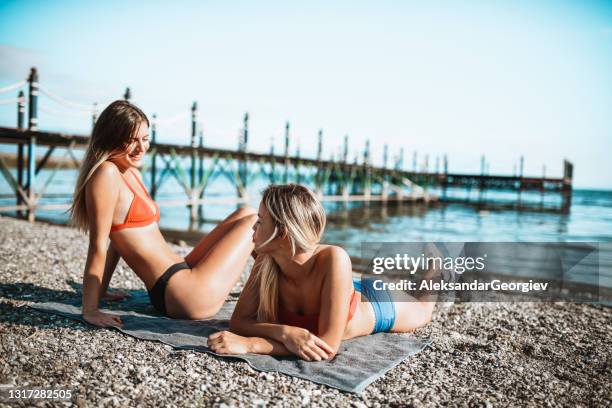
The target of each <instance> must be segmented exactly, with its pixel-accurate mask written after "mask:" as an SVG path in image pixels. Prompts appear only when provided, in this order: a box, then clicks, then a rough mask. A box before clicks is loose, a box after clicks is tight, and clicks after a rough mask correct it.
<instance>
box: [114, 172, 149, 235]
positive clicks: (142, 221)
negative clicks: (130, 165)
mask: <svg viewBox="0 0 612 408" xmlns="http://www.w3.org/2000/svg"><path fill="white" fill-rule="evenodd" d="M128 170H131V169H128ZM134 176H135V177H136V180H137V181H138V184H140V186H141V187H142V189H143V190H144V192H145V194H146V195H147V197H148V198H149V200H151V201H152V202H153V204H154V205H155V213H153V210H151V206H150V205H149V204H147V202H146V201H145V200H144V199H143V198H142V197H140V195H139V194H137V193H136V191H135V190H134V189H133V188H132V186H130V183H128V181H127V179H126V178H125V176H124V175H123V174H121V177H123V181H125V184H127V186H128V188H129V189H130V190H131V191H132V193H133V194H134V198H133V199H132V203H131V204H130V208H129V209H128V213H127V215H126V216H125V221H124V222H123V223H122V224H115V225H113V226H112V227H111V230H110V232H114V231H119V230H122V229H124V228H135V227H144V226H145V225H149V224H151V223H153V222H155V221H159V207H158V206H157V203H156V202H155V201H153V199H152V198H151V196H149V193H148V192H147V189H146V188H145V186H144V185H143V184H142V182H141V181H140V177H138V175H136V174H134Z"/></svg>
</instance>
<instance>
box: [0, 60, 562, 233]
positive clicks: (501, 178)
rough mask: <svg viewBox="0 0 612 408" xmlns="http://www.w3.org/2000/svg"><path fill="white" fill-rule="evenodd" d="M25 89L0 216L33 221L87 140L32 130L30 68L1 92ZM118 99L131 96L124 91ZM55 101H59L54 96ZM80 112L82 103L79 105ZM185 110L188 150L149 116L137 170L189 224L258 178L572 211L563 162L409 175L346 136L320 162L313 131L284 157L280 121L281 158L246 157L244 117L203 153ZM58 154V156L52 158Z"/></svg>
mask: <svg viewBox="0 0 612 408" xmlns="http://www.w3.org/2000/svg"><path fill="white" fill-rule="evenodd" d="M18 85H19V86H18ZM26 85H27V87H28V96H27V97H26V95H25V94H24V92H23V90H20V91H19V93H18V96H17V98H16V99H15V100H14V101H15V102H16V108H17V124H16V125H17V126H16V127H14V128H12V127H0V144H2V145H12V146H14V147H15V149H16V151H15V156H14V157H15V159H14V160H15V170H16V171H15V173H16V175H13V173H12V172H11V170H10V167H11V166H9V164H8V163H7V162H6V160H4V159H3V158H2V156H0V171H1V172H2V175H3V177H4V178H5V180H6V181H7V182H8V184H9V185H10V187H11V189H12V194H14V198H15V204H14V205H3V206H0V212H12V211H16V212H17V215H18V216H27V218H28V219H29V220H31V221H33V220H34V219H35V214H36V210H37V209H67V208H68V207H69V200H70V197H66V198H67V200H68V201H67V202H66V203H64V204H50V203H46V204H43V203H41V199H42V198H43V197H48V196H49V195H50V194H47V193H46V190H47V188H48V186H49V184H50V183H51V181H52V180H53V177H54V176H55V174H56V173H57V171H58V170H59V169H60V168H65V167H66V166H72V167H74V168H75V169H76V168H78V167H79V165H80V157H79V154H78V153H77V151H78V150H82V149H84V148H85V147H86V145H87V143H88V141H89V137H88V136H84V135H70V134H63V133H54V132H45V131H40V130H38V104H39V101H38V98H39V93H40V92H41V89H40V86H39V83H38V73H37V71H36V70H35V69H34V68H33V69H32V71H31V72H30V76H29V77H28V79H27V81H22V83H18V84H14V85H12V86H9V87H5V88H3V89H0V94H1V93H2V92H6V91H7V90H15V89H18V88H19V87H20V86H23V87H25V86H26ZM124 98H125V99H129V98H130V92H129V89H128V90H127V91H126V93H125V95H124ZM54 99H55V100H57V101H62V99H60V98H59V97H57V96H55V97H54ZM63 101H64V102H67V101H65V100H63ZM1 102H2V100H0V103H1ZM26 102H27V106H28V108H27V110H26ZM72 104H73V105H78V104H76V103H72ZM82 107H83V105H82V104H81V105H80V106H79V108H82ZM26 113H27V122H26ZM190 113H191V115H190V116H191V132H190V133H191V134H190V138H191V143H190V144H189V145H175V144H165V143H157V141H156V137H157V129H156V128H157V120H158V119H157V117H156V115H152V121H151V129H150V135H151V147H150V150H149V153H148V160H147V162H146V168H145V169H144V170H143V171H144V172H145V173H146V174H147V178H148V181H149V183H148V184H149V189H150V194H151V196H152V197H153V198H155V197H156V196H157V195H158V192H159V191H160V189H161V187H162V186H163V185H164V183H165V182H166V181H167V180H168V178H169V177H172V178H174V179H175V180H176V181H177V182H178V183H179V185H180V186H181V187H182V189H183V190H184V193H185V196H184V197H183V198H180V197H177V198H176V199H173V200H166V201H163V200H162V201H160V200H158V202H159V203H160V204H161V205H186V206H188V207H189V208H190V210H191V211H190V214H191V221H192V222H194V221H196V220H201V219H202V218H203V214H202V211H203V210H202V205H203V204H207V203H221V202H223V203H228V202H231V203H240V202H246V201H247V200H248V193H247V187H248V186H249V185H251V184H252V183H254V182H255V181H258V180H260V181H264V182H265V183H287V182H296V183H302V184H305V185H308V186H309V187H311V188H312V189H313V190H314V191H316V192H317V194H319V196H320V197H321V199H322V200H324V201H342V202H350V201H365V202H371V201H380V202H383V203H388V202H393V201H401V202H415V203H416V202H429V201H437V200H440V201H448V202H454V201H467V202H469V201H470V200H461V199H458V198H456V197H451V196H447V191H449V190H455V191H456V190H458V189H459V190H465V191H470V190H475V191H478V194H479V197H480V198H479V199H478V200H476V202H477V203H479V204H480V205H482V204H483V203H485V202H486V197H485V192H487V191H508V192H516V199H515V200H514V201H515V202H514V207H513V208H515V209H517V210H521V209H530V207H529V206H526V207H525V206H523V205H522V204H521V194H522V193H523V192H528V191H536V192H539V193H540V194H541V195H542V197H544V195H545V194H547V195H548V194H557V195H560V197H561V200H560V202H561V204H560V205H559V206H558V207H553V208H550V207H544V206H540V207H541V208H540V209H545V210H548V211H550V210H552V211H559V212H562V213H568V212H569V210H570V206H571V190H572V173H573V166H572V164H571V163H570V162H568V161H564V174H563V177H561V178H550V177H545V176H542V177H541V178H537V177H524V176H523V174H522V173H523V172H522V167H523V165H522V162H523V160H522V159H521V165H520V171H519V173H518V174H515V175H512V176H508V175H489V174H485V166H484V159H483V166H482V169H483V170H482V171H481V174H457V173H450V172H448V160H447V158H446V156H444V160H443V162H444V164H443V169H442V170H441V171H439V160H436V171H435V172H430V171H427V165H426V166H425V170H424V171H417V170H416V154H415V156H413V158H414V159H413V169H412V171H409V170H405V169H404V168H403V167H404V166H403V156H404V153H403V149H401V151H400V154H399V155H398V156H397V157H396V159H395V163H394V165H393V166H392V167H391V166H388V148H387V146H386V145H385V146H384V156H383V165H382V166H374V165H371V159H370V143H369V141H367V142H366V146H365V148H364V151H363V157H362V158H361V160H360V162H358V159H357V158H355V159H354V161H353V162H349V161H348V157H347V156H348V155H347V152H348V144H349V141H348V137H345V138H344V146H343V147H344V150H343V151H344V153H343V154H342V155H341V157H339V158H337V159H336V158H331V159H329V160H325V159H323V157H322V152H323V132H322V131H319V133H318V148H317V155H316V157H314V158H306V157H301V156H300V153H299V147H298V149H297V150H296V153H295V154H293V155H292V154H290V149H289V148H290V124H289V123H286V124H285V128H284V131H285V135H284V136H285V144H284V147H285V149H284V152H283V154H280V155H278V154H275V153H274V149H273V147H272V148H271V149H270V152H269V153H259V152H252V151H249V150H248V139H249V115H248V114H245V116H244V118H243V120H242V128H241V129H242V130H241V132H240V135H239V140H238V148H237V149H236V150H231V149H218V148H209V147H206V146H204V142H203V135H202V133H201V132H199V133H198V108H197V103H195V102H194V103H193V104H192V105H191V112H190ZM91 115H92V124H93V123H95V120H96V118H97V104H92V106H91ZM26 123H27V124H26ZM38 149H40V150H42V151H43V154H41V155H39V154H38ZM57 153H59V154H60V155H61V157H57ZM54 154H55V156H54ZM427 161H428V158H426V163H427ZM45 168H49V169H51V173H50V174H49V176H48V177H47V179H46V180H45V181H44V183H42V186H38V187H39V188H38V189H36V188H35V187H36V186H37V185H39V184H41V183H36V178H37V176H39V173H40V171H41V170H42V169H45ZM218 177H222V178H225V179H226V180H227V181H228V182H229V183H231V185H232V186H233V187H234V189H235V191H236V195H235V196H234V197H228V198H224V197H208V196H207V195H206V187H207V186H208V185H210V184H211V183H212V182H213V181H214V180H215V179H217V178H218ZM431 187H435V188H436V189H437V190H438V191H439V192H440V194H438V195H434V194H430V193H429V189H430V188H431ZM533 209H537V208H533Z"/></svg>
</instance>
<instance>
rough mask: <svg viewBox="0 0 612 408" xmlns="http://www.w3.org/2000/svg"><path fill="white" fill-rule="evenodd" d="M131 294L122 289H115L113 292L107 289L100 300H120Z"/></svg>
mask: <svg viewBox="0 0 612 408" xmlns="http://www.w3.org/2000/svg"><path fill="white" fill-rule="evenodd" d="M131 296H132V295H130V294H129V293H127V292H124V291H122V290H116V291H113V292H108V291H107V292H106V293H105V294H103V295H102V300H107V301H113V300H121V299H125V298H128V297H131Z"/></svg>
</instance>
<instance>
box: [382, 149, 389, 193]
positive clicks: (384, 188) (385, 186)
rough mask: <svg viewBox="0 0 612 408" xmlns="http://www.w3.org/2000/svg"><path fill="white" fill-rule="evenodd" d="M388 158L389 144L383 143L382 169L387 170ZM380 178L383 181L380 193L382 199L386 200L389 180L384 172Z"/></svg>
mask: <svg viewBox="0 0 612 408" xmlns="http://www.w3.org/2000/svg"><path fill="white" fill-rule="evenodd" d="M388 160H389V145H388V144H386V143H385V145H384V147H383V169H384V170H387V162H388ZM382 179H383V182H382V191H381V195H382V198H383V200H386V199H387V197H388V195H389V180H388V179H387V174H386V172H383V175H382Z"/></svg>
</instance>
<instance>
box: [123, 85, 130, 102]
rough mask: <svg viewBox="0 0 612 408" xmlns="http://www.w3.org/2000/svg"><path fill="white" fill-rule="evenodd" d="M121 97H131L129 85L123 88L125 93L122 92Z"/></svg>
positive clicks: (127, 99) (127, 98) (126, 98)
mask: <svg viewBox="0 0 612 408" xmlns="http://www.w3.org/2000/svg"><path fill="white" fill-rule="evenodd" d="M123 99H124V100H126V101H128V102H129V101H130V99H132V92H131V91H130V87H129V86H128V87H127V88H125V93H124V94H123Z"/></svg>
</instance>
